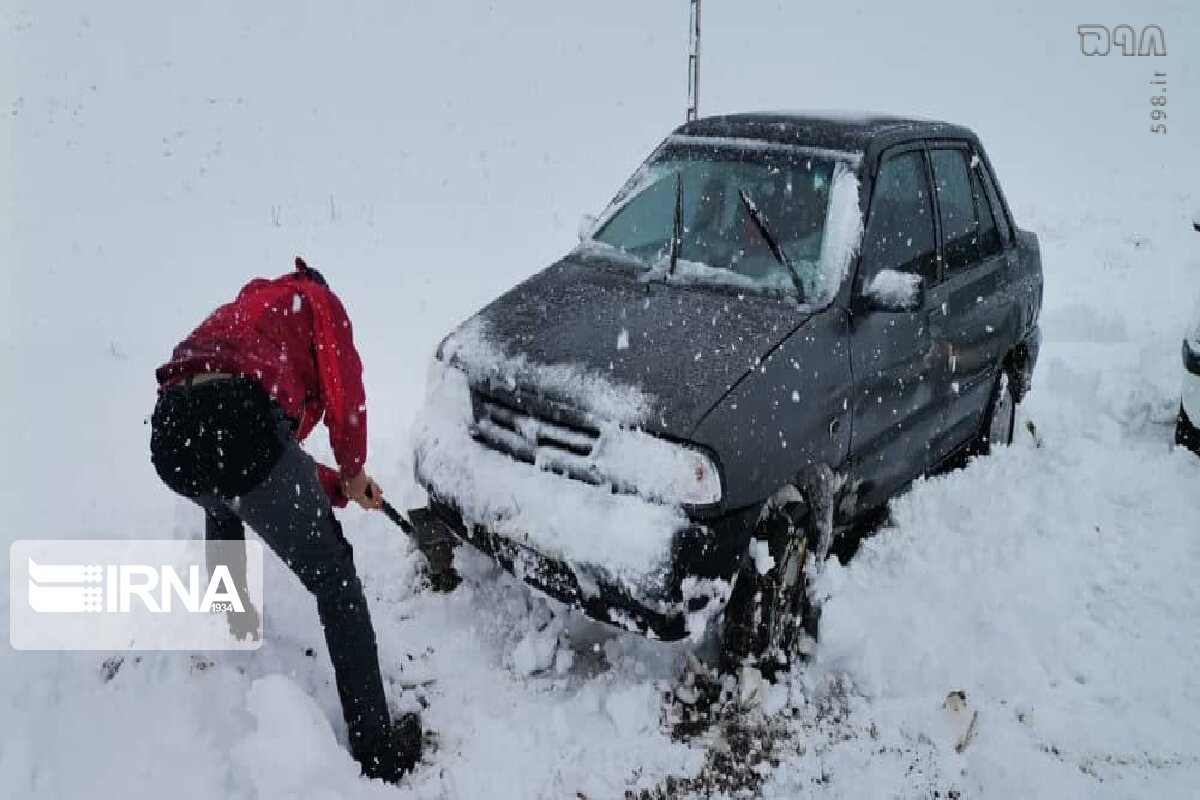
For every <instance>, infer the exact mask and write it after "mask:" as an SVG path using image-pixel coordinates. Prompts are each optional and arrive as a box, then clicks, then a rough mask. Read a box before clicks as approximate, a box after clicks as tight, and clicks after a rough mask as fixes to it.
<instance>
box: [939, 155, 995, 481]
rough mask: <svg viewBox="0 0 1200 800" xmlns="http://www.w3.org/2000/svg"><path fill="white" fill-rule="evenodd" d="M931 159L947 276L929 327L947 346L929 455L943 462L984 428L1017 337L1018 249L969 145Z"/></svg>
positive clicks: (941, 244) (988, 180) (942, 284)
mask: <svg viewBox="0 0 1200 800" xmlns="http://www.w3.org/2000/svg"><path fill="white" fill-rule="evenodd" d="M929 157H930V164H931V166H932V168H933V179H934V201H935V204H936V206H937V209H938V211H937V214H938V231H939V246H940V253H941V262H942V272H943V280H942V282H941V284H940V285H939V286H938V289H937V291H936V292H933V293H931V296H930V299H931V300H932V301H933V310H932V316H931V319H930V323H931V325H932V326H933V327H934V330H935V335H936V334H937V333H944V336H945V339H946V340H947V342H948V349H947V352H946V353H945V355H946V358H947V363H946V364H945V365H944V367H945V369H944V370H938V371H936V373H935V374H937V375H939V376H941V378H942V380H943V383H942V385H940V386H936V387H935V391H937V393H938V395H939V396H940V398H941V400H942V401H941V402H940V403H939V405H941V407H942V413H943V421H942V424H941V425H940V429H939V432H938V435H937V437H936V439H935V442H934V445H933V447H932V450H931V453H932V455H933V457H934V458H935V460H937V461H940V460H941V459H943V458H945V457H947V456H949V455H950V454H951V453H953V452H954V451H955V450H957V449H958V448H959V447H961V446H962V445H963V444H965V443H967V442H968V441H970V440H971V439H972V438H973V437H974V435H975V433H976V432H977V431H978V430H979V425H980V424H981V419H982V416H983V412H984V410H985V409H986V407H987V403H988V400H989V398H990V396H991V392H992V388H993V386H994V384H995V377H996V374H997V368H998V367H999V364H1000V362H1001V360H1002V359H1003V357H1004V355H1005V353H1004V352H1003V349H1004V348H1003V344H1004V342H1005V341H1012V340H1013V337H1014V336H1015V332H1014V331H1012V330H1009V328H1011V326H1012V325H1013V324H1015V320H1014V319H1013V318H1012V315H1011V314H1009V313H1008V311H1009V309H1010V304H1009V303H1008V302H1006V298H1007V297H1008V294H1009V291H1008V290H1009V276H1010V270H1009V263H1008V262H1009V258H1010V257H1015V250H1014V249H1013V247H1012V244H1013V242H1012V241H1011V232H1010V231H1009V229H1008V226H1007V224H1005V225H1004V226H1003V228H1002V227H1001V225H1000V224H999V223H998V218H999V221H1003V222H1005V223H1007V220H1005V219H1004V218H1003V210H1002V209H999V208H993V204H992V201H991V200H990V199H989V191H988V189H991V182H990V177H989V176H986V173H985V171H984V170H985V169H986V168H985V167H984V166H983V162H982V160H981V159H980V158H979V157H978V155H977V154H975V153H973V152H972V151H971V149H970V147H969V145H968V144H967V143H965V142H961V143H959V142H955V143H941V142H938V143H933V144H931V145H930V149H929ZM985 178H986V179H987V180H986V182H985ZM991 194H992V195H993V196H994V189H992V191H991ZM1006 234H1007V238H1008V241H1006Z"/></svg>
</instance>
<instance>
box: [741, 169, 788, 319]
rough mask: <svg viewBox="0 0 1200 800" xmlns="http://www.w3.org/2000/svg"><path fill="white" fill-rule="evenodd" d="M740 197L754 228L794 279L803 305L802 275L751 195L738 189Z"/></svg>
mask: <svg viewBox="0 0 1200 800" xmlns="http://www.w3.org/2000/svg"><path fill="white" fill-rule="evenodd" d="M738 195H739V196H741V198H742V205H744V206H745V207H746V213H747V214H749V215H750V219H752V220H753V221H754V227H756V228H758V232H759V233H760V234H762V237H763V239H765V240H766V242H767V247H768V248H770V250H771V255H773V256H775V259H776V260H777V261H778V262H779V263H780V264H782V265H783V266H784V267H785V268H786V269H787V271H788V275H790V276H791V277H792V285H793V286H795V287H796V294H797V295H798V296H799V300H800V302H801V303H803V302H804V282H803V281H801V280H800V274H799V273H798V272H796V268H795V267H794V266H792V260H791V259H790V258H788V257H787V253H785V252H783V248H782V247H780V246H779V242H778V240H776V239H775V236H774V235H773V234H772V233H771V229H770V228H769V227H767V220H766V217H764V216H763V213H762V212H761V211H759V210H758V206H756V205H755V204H754V201H753V200H751V199H750V195H749V194H747V193H746V190H745V189H738Z"/></svg>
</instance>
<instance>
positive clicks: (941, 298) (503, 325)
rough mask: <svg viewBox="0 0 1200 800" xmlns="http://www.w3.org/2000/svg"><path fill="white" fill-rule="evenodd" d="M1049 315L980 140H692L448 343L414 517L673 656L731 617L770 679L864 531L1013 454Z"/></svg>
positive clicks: (786, 124)
mask: <svg viewBox="0 0 1200 800" xmlns="http://www.w3.org/2000/svg"><path fill="white" fill-rule="evenodd" d="M1041 296H1042V271H1041V257H1040V251H1039V247H1038V242H1037V239H1036V237H1035V236H1034V235H1033V234H1032V233H1029V232H1026V231H1022V230H1019V229H1018V228H1017V226H1016V225H1015V223H1014V221H1013V217H1012V214H1011V212H1010V210H1009V207H1008V205H1007V203H1006V201H1005V199H1004V195H1003V194H1002V192H1001V190H1000V186H999V183H998V182H997V180H996V178H995V175H994V173H993V171H992V168H991V165H990V163H989V162H988V159H987V156H986V154H985V153H984V150H983V147H982V146H981V144H980V142H979V140H978V138H977V137H976V136H975V135H974V134H973V133H972V132H971V131H969V130H967V129H966V128H963V127H959V126H956V125H951V124H947V123H942V122H931V121H918V120H910V119H900V118H893V117H883V116H869V115H867V116H861V117H852V116H848V115H844V114H839V115H804V114H741V115H733V116H723V117H712V118H707V119H701V120H697V121H692V122H689V123H687V124H685V125H683V126H682V127H680V128H678V129H677V130H675V131H674V132H673V133H672V134H671V135H670V136H669V137H668V138H667V139H666V140H665V141H664V142H663V143H662V144H661V145H660V146H659V147H658V148H657V149H656V150H655V151H654V152H653V153H652V154H651V156H650V157H649V159H648V160H647V161H646V162H645V163H644V164H643V166H642V167H641V168H640V169H639V170H638V171H637V172H636V173H635V174H634V176H633V177H632V178H631V179H630V180H629V182H628V183H627V184H626V185H625V187H624V188H623V189H622V190H621V191H620V192H619V193H618V195H617V196H616V198H615V199H614V200H613V202H612V203H611V205H610V206H609V208H608V209H607V210H606V211H605V212H604V213H603V214H602V215H601V216H600V217H599V218H597V219H596V220H594V223H593V224H591V225H590V226H589V228H588V230H586V231H585V232H584V235H583V236H582V241H581V243H580V245H579V246H578V247H577V248H576V249H575V250H574V251H573V252H571V253H570V254H568V255H567V256H566V257H565V258H563V259H562V260H560V261H559V262H557V263H555V264H554V265H552V266H550V267H549V268H547V269H545V270H543V271H542V272H540V273H538V274H536V275H534V276H533V277H531V278H529V279H528V280H526V281H525V282H524V283H522V284H520V285H519V286H517V287H515V288H514V289H512V290H511V291H509V292H508V293H506V294H504V295H503V296H502V297H500V298H499V299H497V300H495V301H494V302H493V303H491V304H490V305H488V306H487V307H486V308H484V309H483V310H482V311H480V312H479V313H478V314H476V315H475V316H473V317H472V318H470V319H469V320H467V321H466V322H465V323H464V324H463V325H462V326H460V327H459V328H458V329H456V330H455V331H454V332H453V333H451V334H450V335H449V336H448V337H447V338H446V339H445V340H444V341H443V343H442V344H441V346H440V347H439V349H438V351H437V354H436V358H435V359H434V362H433V367H432V371H431V375H430V380H429V392H428V402H427V406H426V409H425V411H424V413H423V414H422V416H421V418H420V420H419V422H418V424H417V425H416V428H415V453H414V463H415V469H416V475H417V479H418V481H419V482H420V483H421V484H422V485H423V486H424V487H425V488H426V489H427V491H428V494H429V508H428V509H417V510H415V511H416V513H415V514H414V518H415V519H416V520H419V521H420V524H421V525H422V526H423V527H425V528H427V529H428V530H426V531H425V533H426V534H428V535H430V536H435V535H436V534H437V532H438V531H443V532H444V531H446V530H449V531H451V532H452V533H453V534H454V535H455V536H457V537H459V538H461V539H463V540H465V541H467V542H469V543H471V544H473V545H475V546H476V547H478V548H479V549H481V550H483V551H484V552H486V553H488V554H491V555H492V556H493V557H494V558H495V559H496V560H497V561H498V562H499V563H501V564H502V565H503V566H504V567H506V568H507V569H509V570H511V571H512V572H514V573H515V574H516V575H518V576H519V577H521V578H522V579H523V580H525V581H526V582H527V583H529V584H530V585H532V586H534V587H536V588H538V589H540V590H542V591H544V592H545V593H547V594H549V595H551V596H553V597H556V598H558V599H560V600H562V601H565V602H567V603H570V604H572V605H574V606H577V607H579V608H581V609H583V610H584V611H585V612H586V613H587V614H588V615H590V616H592V617H594V618H596V619H599V620H602V621H605V622H608V623H612V624H616V625H620V626H623V627H626V628H628V629H631V630H636V631H640V632H643V633H646V634H647V635H650V636H654V637H659V638H662V639H680V638H683V637H684V636H688V635H691V636H693V637H700V636H701V635H702V634H703V633H704V632H705V630H706V628H707V626H708V624H709V622H710V620H712V619H714V615H716V614H718V613H719V612H721V611H722V610H724V612H725V613H724V618H723V625H722V628H721V629H720V630H721V636H722V643H723V644H722V654H723V658H724V660H725V662H726V663H727V664H730V665H737V664H742V663H746V662H747V661H748V660H752V661H754V662H755V663H757V664H759V665H760V666H761V667H762V668H763V669H764V671H765V670H766V669H767V668H768V667H770V666H771V665H778V664H783V663H787V661H788V659H789V657H790V654H791V653H792V652H793V650H794V648H795V647H796V646H797V643H798V641H800V640H801V638H802V637H801V636H800V635H799V632H800V629H801V623H802V621H803V620H804V619H805V617H806V612H807V610H808V609H807V600H806V595H807V593H806V591H805V565H806V562H807V563H808V564H814V563H821V561H822V560H823V559H822V557H823V556H824V555H825V554H826V553H827V552H828V551H829V548H830V543H831V540H832V539H833V538H834V537H835V536H836V535H837V533H838V532H839V531H841V530H844V529H845V527H846V526H848V525H850V524H852V523H854V522H855V521H856V520H858V519H861V518H863V517H864V516H865V515H868V514H870V513H872V512H875V511H878V510H879V509H880V508H882V507H884V506H886V504H887V502H888V500H889V499H890V498H892V497H893V496H895V495H896V494H897V493H898V492H900V491H902V490H903V489H904V488H905V487H906V486H907V485H908V484H909V483H911V482H912V481H913V480H914V479H916V478H917V477H919V476H921V475H922V474H925V473H927V472H929V471H931V470H933V469H936V468H937V467H939V466H940V465H942V464H944V463H946V462H947V461H948V460H949V459H953V458H955V457H957V456H960V455H961V454H962V453H964V452H974V453H983V452H986V451H988V449H989V448H990V447H991V446H992V445H994V444H1007V443H1008V442H1010V441H1011V437H1012V432H1013V420H1014V411H1015V405H1016V403H1017V402H1018V401H1020V400H1021V398H1022V396H1023V395H1024V394H1025V392H1026V391H1027V389H1028V387H1029V385H1030V377H1031V375H1032V372H1033V369H1034V365H1035V362H1036V359H1037V354H1038V348H1039V342H1040V334H1039V329H1038V325H1037V321H1038V314H1039V311H1040V307H1041Z"/></svg>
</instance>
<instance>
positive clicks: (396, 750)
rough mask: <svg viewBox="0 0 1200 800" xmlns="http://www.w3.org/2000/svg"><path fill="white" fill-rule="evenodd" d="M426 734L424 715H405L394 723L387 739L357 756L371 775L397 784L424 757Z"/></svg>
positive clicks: (366, 773) (365, 773)
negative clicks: (422, 751)
mask: <svg viewBox="0 0 1200 800" xmlns="http://www.w3.org/2000/svg"><path fill="white" fill-rule="evenodd" d="M423 737H424V734H423V732H422V730H421V718H420V717H419V716H417V715H416V714H405V715H404V716H402V717H400V719H398V720H396V721H395V722H393V723H392V727H391V728H390V729H389V733H388V736H387V737H386V738H387V741H384V742H380V743H378V744H377V745H374V746H373V747H371V748H370V750H369V751H367V752H361V753H358V754H356V756H355V757H356V758H357V759H358V761H359V763H360V764H361V765H362V769H363V774H364V775H366V776H367V777H368V778H378V779H379V780H382V781H387V782H388V783H397V782H398V781H399V780H400V779H401V778H403V777H404V776H405V775H407V774H408V773H409V772H411V771H412V769H413V767H415V766H416V765H417V762H419V761H420V760H421V748H422V745H423V744H424V738H423Z"/></svg>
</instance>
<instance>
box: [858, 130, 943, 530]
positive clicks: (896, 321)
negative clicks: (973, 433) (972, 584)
mask: <svg viewBox="0 0 1200 800" xmlns="http://www.w3.org/2000/svg"><path fill="white" fill-rule="evenodd" d="M934 213H935V212H934V206H933V202H932V198H931V192H930V180H929V171H928V164H927V161H926V156H925V152H924V149H923V146H922V145H921V144H920V143H913V144H909V145H906V146H901V147H900V148H898V149H893V150H889V151H887V152H885V153H884V155H883V156H882V158H881V161H880V165H879V169H878V170H877V173H876V178H875V181H874V183H873V187H872V191H871V202H870V207H869V211H868V213H867V222H866V228H865V231H864V235H863V250H862V257H861V259H860V260H859V271H858V274H857V276H856V277H855V285H854V295H853V299H852V302H851V325H850V354H851V364H852V368H853V375H854V390H853V392H852V395H851V397H852V400H851V405H852V408H851V411H852V417H851V420H852V432H851V456H850V460H849V463H848V467H847V471H848V473H849V475H850V477H851V479H852V480H854V481H858V482H860V486H859V490H858V492H859V497H858V503H859V508H860V509H867V508H874V507H876V506H879V505H881V504H883V503H884V502H886V500H887V499H888V498H889V497H891V496H892V494H894V493H895V492H896V491H898V490H899V489H901V488H903V487H904V486H905V485H906V484H908V483H909V482H910V481H912V480H913V479H914V478H916V477H917V476H918V475H920V474H921V473H922V472H924V471H925V469H926V468H927V466H929V463H930V461H929V456H928V452H927V445H928V443H929V442H930V441H931V440H932V439H934V438H936V436H937V434H938V430H939V427H940V422H941V417H940V413H939V410H938V408H937V406H936V403H935V385H936V384H937V383H938V380H933V379H931V377H930V368H931V365H932V364H940V363H943V362H944V358H943V357H942V356H941V355H939V353H940V352H941V351H942V350H943V349H944V343H939V342H938V341H937V340H936V339H935V336H934V332H933V330H932V329H931V326H930V325H929V321H928V317H929V314H930V312H931V307H930V306H929V304H928V303H926V305H925V306H923V307H921V308H918V309H914V310H912V311H886V310H880V309H879V308H876V307H872V304H871V302H870V301H869V300H868V299H867V297H866V296H865V287H867V286H869V285H870V282H871V281H872V279H874V277H875V276H876V275H877V274H878V273H879V272H880V271H881V270H884V269H891V270H897V271H901V272H905V273H910V274H915V275H919V276H921V278H922V279H923V280H924V281H925V282H926V284H928V285H930V286H932V285H935V284H936V282H937V279H938V263H937V237H936V231H935V225H934Z"/></svg>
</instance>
